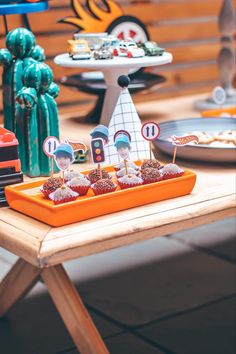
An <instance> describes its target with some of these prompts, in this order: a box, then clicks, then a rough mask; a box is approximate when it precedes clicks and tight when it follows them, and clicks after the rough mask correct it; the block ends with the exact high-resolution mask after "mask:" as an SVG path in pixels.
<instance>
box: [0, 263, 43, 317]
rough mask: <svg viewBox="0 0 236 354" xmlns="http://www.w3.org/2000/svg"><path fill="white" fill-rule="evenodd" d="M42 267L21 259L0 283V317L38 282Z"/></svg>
mask: <svg viewBox="0 0 236 354" xmlns="http://www.w3.org/2000/svg"><path fill="white" fill-rule="evenodd" d="M40 273H41V269H39V268H36V267H34V266H32V265H31V264H29V263H27V262H25V261H24V260H23V259H19V260H18V261H17V262H16V264H15V265H14V266H13V267H12V269H11V270H10V272H9V273H8V274H7V275H6V276H5V278H4V279H3V280H2V282H1V283H0V317H2V316H4V315H5V314H6V313H7V312H8V311H9V310H10V309H11V308H12V306H13V305H14V304H15V303H16V302H17V301H18V300H20V299H21V298H22V297H23V296H24V295H25V294H26V293H27V292H28V291H29V290H30V289H31V288H32V287H33V286H34V284H35V283H36V282H37V279H38V277H39V275H40Z"/></svg>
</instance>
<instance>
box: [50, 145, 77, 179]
mask: <svg viewBox="0 0 236 354" xmlns="http://www.w3.org/2000/svg"><path fill="white" fill-rule="evenodd" d="M53 155H54V159H55V162H56V165H57V167H58V168H59V170H61V171H62V177H63V183H64V172H65V171H66V170H67V169H68V168H69V167H70V166H71V165H72V163H73V162H74V160H75V154H74V150H73V148H72V146H71V145H70V144H68V143H65V142H64V143H61V144H59V145H58V146H57V148H56V150H55V151H54V152H53Z"/></svg>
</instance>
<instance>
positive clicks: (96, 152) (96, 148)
mask: <svg viewBox="0 0 236 354" xmlns="http://www.w3.org/2000/svg"><path fill="white" fill-rule="evenodd" d="M91 155H92V160H93V163H96V164H98V171H99V172H100V177H101V179H102V170H101V163H102V162H104V161H105V153H104V140H103V139H102V138H96V139H92V140H91Z"/></svg>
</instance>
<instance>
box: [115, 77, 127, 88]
mask: <svg viewBox="0 0 236 354" xmlns="http://www.w3.org/2000/svg"><path fill="white" fill-rule="evenodd" d="M117 82H118V85H119V86H120V87H128V86H129V84H130V78H129V77H128V76H127V75H121V76H119V77H118V80H117Z"/></svg>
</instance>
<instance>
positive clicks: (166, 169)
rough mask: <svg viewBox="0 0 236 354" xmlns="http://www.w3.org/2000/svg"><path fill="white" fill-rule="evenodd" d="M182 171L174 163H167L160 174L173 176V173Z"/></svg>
mask: <svg viewBox="0 0 236 354" xmlns="http://www.w3.org/2000/svg"><path fill="white" fill-rule="evenodd" d="M181 172H183V170H182V169H181V168H180V167H179V166H178V165H176V164H174V163H168V164H167V165H165V166H164V167H163V169H162V173H163V174H165V173H170V174H175V173H181Z"/></svg>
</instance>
